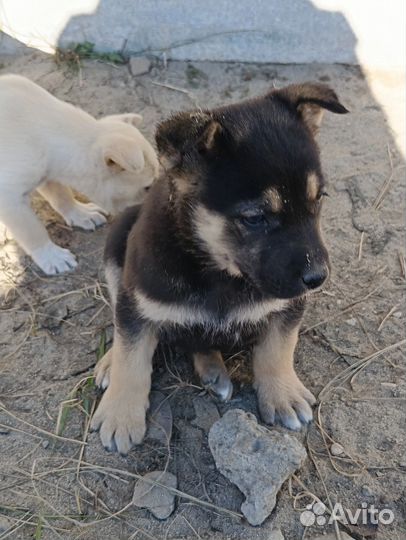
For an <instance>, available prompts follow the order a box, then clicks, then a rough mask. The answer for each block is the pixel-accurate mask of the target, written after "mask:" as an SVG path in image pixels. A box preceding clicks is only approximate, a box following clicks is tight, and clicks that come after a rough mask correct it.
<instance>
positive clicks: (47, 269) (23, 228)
mask: <svg viewBox="0 0 406 540" xmlns="http://www.w3.org/2000/svg"><path fill="white" fill-rule="evenodd" d="M0 220H1V221H2V222H3V223H4V225H5V226H6V227H7V229H9V231H10V233H11V235H12V236H13V238H14V240H15V241H16V242H17V243H18V244H19V245H20V246H21V247H22V248H23V250H24V251H25V252H26V253H27V254H28V255H31V257H32V259H33V260H34V262H35V263H36V264H37V265H38V266H39V267H40V268H41V270H42V271H43V272H44V273H45V274H48V275H54V274H59V273H61V272H67V271H68V270H72V268H75V266H77V262H76V259H75V257H74V256H73V255H72V253H71V252H70V251H69V250H68V249H64V248H62V247H59V246H57V245H56V244H54V243H53V242H52V241H51V240H50V238H49V236H48V233H47V231H46V229H45V227H44V225H43V224H42V223H41V222H40V221H39V219H38V218H37V216H36V215H35V213H34V212H33V210H32V208H31V207H30V204H29V200H28V196H16V195H14V194H7V193H2V194H1V197H0Z"/></svg>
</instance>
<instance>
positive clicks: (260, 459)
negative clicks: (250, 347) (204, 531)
mask: <svg viewBox="0 0 406 540" xmlns="http://www.w3.org/2000/svg"><path fill="white" fill-rule="evenodd" d="M209 446H210V450H211V452H212V454H213V457H214V461H215V463H216V466H217V468H218V470H219V471H220V472H221V474H223V475H224V476H225V477H226V478H228V479H229V480H230V481H231V482H233V484H235V485H236V486H237V487H238V488H239V489H240V490H241V491H242V493H243V494H244V495H245V497H246V499H245V501H244V502H243V504H242V505H241V511H242V513H243V514H244V516H245V517H246V518H247V520H248V522H249V523H250V524H251V525H260V524H261V523H262V522H263V521H264V520H265V519H266V518H267V517H268V516H269V514H270V513H271V512H272V510H273V508H274V506H275V504H276V495H277V493H278V491H279V489H280V488H281V486H282V484H283V482H284V481H285V480H286V479H287V478H288V477H289V476H290V475H291V474H292V473H294V472H295V471H296V470H297V469H298V468H299V467H301V465H302V464H303V463H304V461H305V459H306V450H305V448H304V447H303V445H302V444H301V443H300V442H299V441H298V440H297V439H296V438H295V437H294V436H293V435H290V434H289V433H281V432H280V431H278V430H276V429H275V430H270V429H268V428H266V427H265V426H260V425H258V421H257V419H256V417H255V416H254V415H253V414H251V413H247V412H245V411H242V410H241V409H233V410H231V411H228V412H227V413H226V414H225V415H224V416H223V417H222V418H221V419H220V420H218V421H217V422H215V423H214V424H213V426H212V428H211V429H210V432H209Z"/></svg>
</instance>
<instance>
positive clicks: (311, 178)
mask: <svg viewBox="0 0 406 540" xmlns="http://www.w3.org/2000/svg"><path fill="white" fill-rule="evenodd" d="M318 192H319V179H318V178H317V174H316V173H314V172H312V173H310V174H309V175H308V177H307V186H306V195H307V198H308V200H309V201H311V202H313V201H315V200H316V198H317V194H318Z"/></svg>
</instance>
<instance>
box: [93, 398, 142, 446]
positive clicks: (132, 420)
mask: <svg viewBox="0 0 406 540" xmlns="http://www.w3.org/2000/svg"><path fill="white" fill-rule="evenodd" d="M110 390H111V387H109V388H107V390H106V392H105V394H104V395H103V397H102V399H101V401H100V404H99V406H98V408H97V410H96V412H95V414H94V416H93V419H92V422H91V425H90V427H91V429H92V430H93V431H97V430H98V431H99V432H100V439H101V442H102V444H103V446H104V447H105V448H106V450H108V451H110V452H115V451H117V452H119V453H120V454H122V455H126V454H128V452H129V451H130V450H131V448H132V446H133V445H135V444H140V443H141V442H142V440H143V438H144V435H145V430H146V424H145V409H146V406H148V403H146V406H144V405H142V406H141V407H140V404H139V403H137V402H134V403H133V401H132V400H131V398H130V397H129V396H128V395H127V396H116V397H115V396H114V395H113V393H112V392H111V391H110Z"/></svg>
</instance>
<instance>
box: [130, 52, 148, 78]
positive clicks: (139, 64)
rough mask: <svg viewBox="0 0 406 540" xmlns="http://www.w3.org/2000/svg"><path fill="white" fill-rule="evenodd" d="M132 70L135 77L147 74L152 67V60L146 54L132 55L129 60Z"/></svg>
mask: <svg viewBox="0 0 406 540" xmlns="http://www.w3.org/2000/svg"><path fill="white" fill-rule="evenodd" d="M129 67H130V72H131V75H132V76H133V77H137V76H138V75H145V74H146V73H148V72H149V70H150V69H151V62H150V60H148V58H145V56H131V57H130V61H129Z"/></svg>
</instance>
